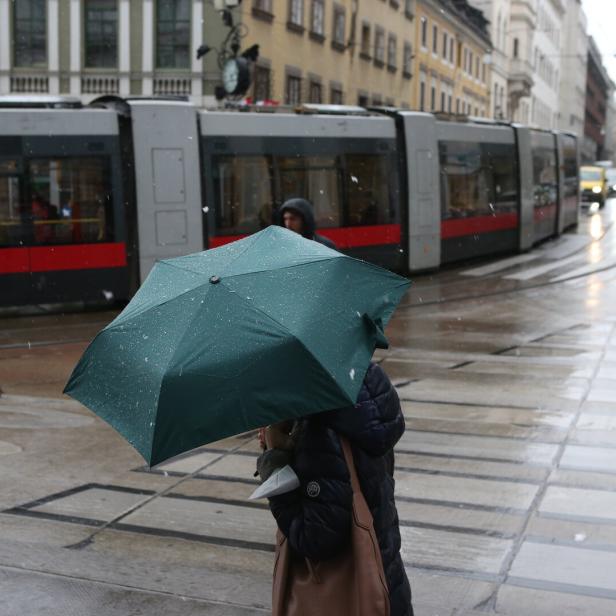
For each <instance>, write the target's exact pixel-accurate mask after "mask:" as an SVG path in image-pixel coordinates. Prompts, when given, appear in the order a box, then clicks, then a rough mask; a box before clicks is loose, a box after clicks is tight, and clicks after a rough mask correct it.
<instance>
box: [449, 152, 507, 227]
mask: <svg viewBox="0 0 616 616" xmlns="http://www.w3.org/2000/svg"><path fill="white" fill-rule="evenodd" d="M439 157H440V168H441V217H442V218H469V217H473V216H497V215H499V214H504V213H509V212H515V211H517V207H518V188H517V179H516V178H517V168H516V163H515V152H514V149H513V145H506V144H494V143H467V142H459V141H441V142H440V143H439Z"/></svg>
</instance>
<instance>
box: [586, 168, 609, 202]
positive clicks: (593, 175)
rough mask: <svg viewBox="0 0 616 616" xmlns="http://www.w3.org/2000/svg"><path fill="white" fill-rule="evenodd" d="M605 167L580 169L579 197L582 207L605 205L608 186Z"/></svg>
mask: <svg viewBox="0 0 616 616" xmlns="http://www.w3.org/2000/svg"><path fill="white" fill-rule="evenodd" d="M606 171H607V170H606V169H605V167H595V166H584V167H580V195H581V197H582V205H583V206H584V205H591V204H592V203H598V204H599V207H603V206H604V205H605V200H606V199H607V192H608V185H607V175H606Z"/></svg>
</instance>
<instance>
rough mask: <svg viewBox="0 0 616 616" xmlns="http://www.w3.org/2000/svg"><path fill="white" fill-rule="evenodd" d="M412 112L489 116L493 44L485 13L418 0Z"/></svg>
mask: <svg viewBox="0 0 616 616" xmlns="http://www.w3.org/2000/svg"><path fill="white" fill-rule="evenodd" d="M415 40H416V44H415V48H416V54H415V55H416V57H415V66H416V70H415V75H416V76H417V79H415V80H414V84H413V99H412V107H413V108H414V109H418V110H420V111H444V112H447V113H461V114H467V115H474V116H482V117H487V116H488V115H490V100H489V82H490V71H491V64H490V63H489V62H488V59H489V54H490V51H491V42H490V38H489V35H488V31H487V20H486V19H485V18H484V16H483V13H482V12H481V11H479V10H478V9H475V8H473V7H472V6H471V5H470V4H469V3H468V2H466V0H459V1H458V0H451V1H446V0H436V1H434V0H430V1H429V0H419V2H418V3H417V15H416V18H415Z"/></svg>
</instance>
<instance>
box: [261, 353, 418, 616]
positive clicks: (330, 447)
mask: <svg viewBox="0 0 616 616" xmlns="http://www.w3.org/2000/svg"><path fill="white" fill-rule="evenodd" d="M403 432H404V417H403V415H402V412H401V410H400V401H399V399H398V394H397V393H396V390H395V389H394V387H393V386H392V384H391V382H390V381H389V379H388V378H387V375H386V374H385V372H383V370H382V368H381V367H380V366H378V365H376V364H371V366H370V368H369V369H368V372H367V373H366V377H365V379H364V383H363V385H362V388H361V392H360V394H359V397H358V401H357V404H356V405H355V406H354V407H348V408H344V409H339V410H335V411H328V412H326V413H320V414H318V415H313V416H311V417H310V418H308V419H305V420H303V422H302V425H301V426H300V428H299V436H298V438H297V443H296V447H295V456H294V460H293V462H292V466H293V468H294V470H295V472H296V473H297V475H298V477H299V479H300V487H299V488H298V489H297V490H294V491H293V492H289V493H288V494H283V495H281V496H275V497H273V498H271V499H270V508H271V510H272V513H273V514H274V517H275V518H276V522H277V523H278V527H279V528H280V530H281V531H282V532H283V533H284V534H285V536H286V537H287V538H288V540H289V544H290V546H291V548H292V549H293V550H294V551H295V552H297V553H298V554H300V555H301V556H304V557H307V558H310V559H314V560H324V559H327V558H331V557H333V556H335V555H336V554H337V553H338V552H340V551H341V550H342V549H344V548H345V546H346V545H347V544H348V542H349V541H350V528H351V511H352V489H351V483H350V476H349V472H348V469H347V465H346V462H345V459H344V454H343V452H342V447H341V445H340V439H339V437H338V435H339V434H340V435H344V436H346V437H347V438H348V439H349V441H350V443H351V447H352V450H353V458H354V461H355V467H356V469H357V474H358V476H359V482H360V484H361V489H362V493H363V494H364V497H365V499H366V501H367V503H368V506H369V507H370V511H371V512H372V516H373V518H374V529H375V531H376V535H377V537H378V540H379V546H380V548H381V556H382V559H383V567H384V569H385V576H386V578H387V584H388V587H389V596H390V604H391V616H412V614H413V609H412V607H411V588H410V585H409V582H408V579H407V577H406V573H405V570H404V565H403V564H402V559H401V557H400V529H399V525H398V513H397V511H396V505H395V501H394V479H393V469H394V453H393V446H394V445H395V444H396V442H397V441H398V439H399V438H400V436H401V435H402V433H403ZM314 482H316V484H317V485H315V483H314ZM317 486H318V488H317ZM309 494H310V496H309Z"/></svg>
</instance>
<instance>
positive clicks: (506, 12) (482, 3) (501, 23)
mask: <svg viewBox="0 0 616 616" xmlns="http://www.w3.org/2000/svg"><path fill="white" fill-rule="evenodd" d="M471 4H472V5H473V6H474V7H476V8H477V9H481V10H482V11H483V14H484V16H485V18H486V19H487V20H488V22H489V23H488V34H489V35H490V40H491V41H492V53H491V54H490V64H491V67H490V68H491V70H490V75H491V79H490V84H489V90H490V116H491V117H493V118H496V119H497V120H506V119H509V117H510V116H509V84H508V80H509V52H510V49H509V47H510V46H509V39H510V22H511V1H510V0H471Z"/></svg>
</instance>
